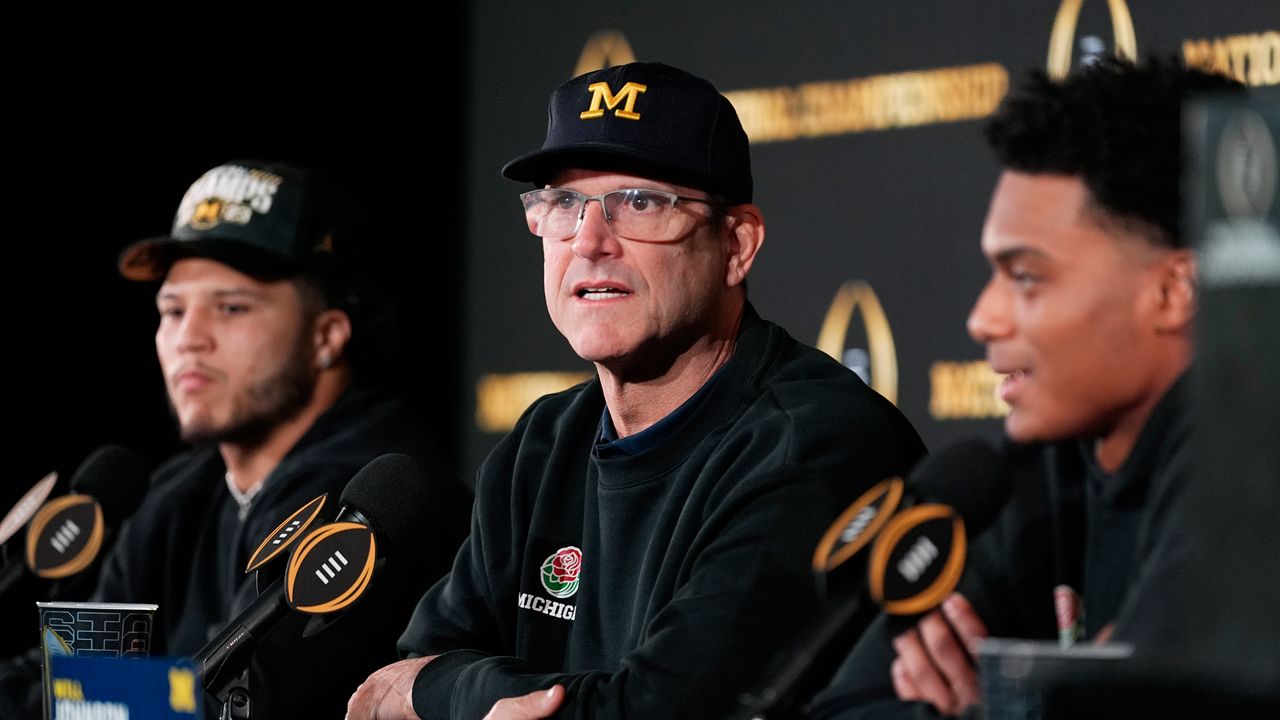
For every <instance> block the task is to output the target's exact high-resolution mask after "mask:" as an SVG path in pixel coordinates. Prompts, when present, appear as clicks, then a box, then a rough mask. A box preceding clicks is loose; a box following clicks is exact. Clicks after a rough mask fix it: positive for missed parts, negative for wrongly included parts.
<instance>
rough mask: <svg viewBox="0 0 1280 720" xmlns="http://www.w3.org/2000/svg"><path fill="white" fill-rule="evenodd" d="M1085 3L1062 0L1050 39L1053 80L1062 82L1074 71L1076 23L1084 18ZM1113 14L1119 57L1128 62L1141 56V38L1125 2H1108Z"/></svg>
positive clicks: (1081, 0)
mask: <svg viewBox="0 0 1280 720" xmlns="http://www.w3.org/2000/svg"><path fill="white" fill-rule="evenodd" d="M1083 4H1084V0H1062V4H1061V5H1059V6H1058V14H1057V16H1056V17H1054V19H1053V33H1052V34H1051V35H1050V36H1049V61H1048V70H1049V77H1051V78H1053V79H1054V80H1061V79H1063V78H1065V77H1066V76H1067V74H1068V73H1070V72H1071V45H1072V44H1073V42H1074V41H1075V37H1076V21H1077V20H1079V19H1080V6H1081V5H1083ZM1107 8H1108V9H1109V10H1110V11H1111V36H1112V40H1113V41H1114V42H1115V44H1116V55H1117V56H1118V57H1121V58H1125V59H1126V60H1136V59H1137V57H1138V37H1137V35H1136V34H1135V33H1134V30H1133V17H1132V16H1130V15H1129V6H1128V5H1126V4H1125V0H1107Z"/></svg>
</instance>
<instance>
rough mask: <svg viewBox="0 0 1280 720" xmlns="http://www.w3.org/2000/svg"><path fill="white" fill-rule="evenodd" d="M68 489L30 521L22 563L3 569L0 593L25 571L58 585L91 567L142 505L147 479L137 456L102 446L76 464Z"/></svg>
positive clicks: (127, 450) (143, 466)
mask: <svg viewBox="0 0 1280 720" xmlns="http://www.w3.org/2000/svg"><path fill="white" fill-rule="evenodd" d="M70 485H71V492H70V493H68V494H67V495H63V496H62V497H59V498H55V499H54V500H50V501H49V502H46V503H45V504H44V505H42V506H41V507H40V509H39V510H37V511H36V512H35V514H34V515H33V516H32V518H31V522H30V524H29V525H28V526H27V534H26V544H25V552H24V557H23V562H21V563H18V562H14V563H12V564H11V566H10V567H6V568H5V569H4V571H3V575H2V576H0V593H3V592H5V591H6V590H8V588H9V587H11V586H12V585H13V584H14V583H16V582H17V581H18V580H19V579H20V578H21V577H22V576H23V575H25V574H27V572H29V573H30V574H32V575H35V576H36V577H38V578H43V579H46V580H60V579H62V578H67V577H70V576H72V575H75V574H76V573H79V572H81V571H83V570H84V569H85V568H87V567H89V566H90V565H91V564H92V563H93V561H94V560H95V559H97V557H98V556H99V554H100V553H101V551H102V549H103V548H104V547H109V545H110V541H111V539H112V536H113V534H114V532H115V530H116V529H117V528H118V527H119V526H120V523H122V522H123V521H124V520H125V519H126V518H128V517H129V515H130V514H131V513H132V512H133V511H134V510H135V509H136V508H137V507H138V504H139V503H140V502H142V496H143V495H145V494H146V492H147V489H148V487H149V486H150V478H149V473H148V468H147V464H146V462H145V461H143V459H142V458H141V457H140V456H139V455H138V454H137V453H134V452H133V451H131V450H129V449H127V448H124V447H121V446H119V445H104V446H102V447H100V448H98V449H97V450H95V451H94V452H93V453H91V454H90V455H89V457H87V458H85V460H84V462H82V463H80V466H79V467H78V468H76V472H75V474H74V475H72V477H71V483H70ZM24 567H25V568H26V570H25V571H24V569H23V568H24Z"/></svg>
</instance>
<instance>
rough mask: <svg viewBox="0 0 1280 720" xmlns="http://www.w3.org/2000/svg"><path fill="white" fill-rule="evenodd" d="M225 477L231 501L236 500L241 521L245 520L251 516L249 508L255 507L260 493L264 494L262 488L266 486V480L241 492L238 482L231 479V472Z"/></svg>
mask: <svg viewBox="0 0 1280 720" xmlns="http://www.w3.org/2000/svg"><path fill="white" fill-rule="evenodd" d="M224 477H225V478H226V481H227V490H228V491H230V492H231V499H232V500H235V501H236V505H237V506H239V510H238V511H237V514H238V516H239V518H240V519H241V520H244V519H245V516H247V515H248V514H249V508H250V507H252V506H253V499H254V498H255V497H257V496H258V493H260V492H262V487H263V486H264V485H266V478H263V479H262V480H259V481H258V482H256V483H254V484H253V485H251V486H249V489H248V490H245V491H244V492H241V491H240V488H238V487H236V482H235V480H234V479H233V478H232V477H231V471H230V470H228V471H227V472H226V475H225V476H224Z"/></svg>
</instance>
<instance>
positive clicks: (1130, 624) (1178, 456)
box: [807, 379, 1191, 720]
mask: <svg viewBox="0 0 1280 720" xmlns="http://www.w3.org/2000/svg"><path fill="white" fill-rule="evenodd" d="M1185 385H1186V380H1185V379H1184V380H1182V381H1180V382H1179V383H1178V384H1176V385H1175V386H1174V387H1173V388H1172V389H1171V390H1170V391H1169V392H1168V393H1167V394H1166V396H1165V397H1164V398H1163V399H1162V400H1161V402H1160V403H1159V404H1158V405H1157V406H1156V408H1155V409H1154V410H1153V411H1152V414H1151V417H1150V418H1148V420H1147V423H1146V425H1144V426H1143V429H1142V432H1141V433H1140V435H1139V438H1138V440H1137V442H1136V443H1135V445H1134V448H1133V450H1132V451H1131V452H1130V454H1129V457H1128V458H1127V459H1126V460H1125V462H1124V463H1123V465H1122V466H1121V467H1120V469H1119V470H1117V471H1116V472H1115V473H1114V474H1111V475H1108V474H1106V473H1104V472H1103V471H1102V470H1101V469H1100V468H1099V467H1098V466H1097V464H1096V463H1095V462H1094V460H1093V448H1092V443H1091V442H1088V441H1070V442H1061V443H1055V444H1050V445H1035V446H1010V448H1009V452H1010V454H1011V458H1010V459H1011V461H1012V462H1011V465H1012V467H1013V472H1014V473H1015V478H1014V493H1013V497H1012V498H1011V500H1010V502H1009V505H1008V506H1006V507H1005V509H1004V510H1003V512H1002V513H1001V515H1000V517H999V518H998V520H997V521H996V523H995V525H993V526H992V528H991V529H989V530H987V531H986V532H984V533H983V534H982V535H980V536H979V537H978V538H977V539H976V540H975V542H974V543H973V544H972V549H971V554H970V559H969V564H968V566H967V567H966V569H965V575H964V578H963V579H962V581H961V584H960V588H959V590H960V592H961V593H962V594H964V595H965V597H966V598H967V599H968V600H969V601H970V602H971V603H972V604H973V606H974V609H975V610H976V611H977V613H978V616H979V617H980V618H982V620H983V622H984V623H985V624H986V626H987V629H988V631H990V633H991V635H992V636H993V637H1008V638H1024V639H1032V640H1055V639H1057V640H1059V642H1060V643H1062V644H1063V645H1068V644H1071V643H1073V642H1076V641H1081V640H1087V639H1089V638H1091V637H1093V636H1094V635H1096V634H1097V633H1098V632H1099V631H1100V630H1101V629H1102V628H1103V627H1105V626H1107V625H1108V624H1111V623H1114V624H1115V633H1114V635H1113V638H1114V639H1115V640H1129V641H1132V642H1134V643H1135V644H1137V645H1138V646H1139V647H1141V646H1142V645H1143V644H1144V642H1146V641H1149V640H1151V639H1152V638H1154V637H1157V636H1159V635H1160V634H1161V633H1166V632H1171V631H1173V630H1172V629H1170V628H1165V627H1163V625H1164V624H1165V622H1166V621H1165V620H1164V619H1163V615H1162V613H1161V612H1160V610H1159V608H1160V607H1161V605H1162V599H1161V598H1159V597H1150V596H1149V595H1150V592H1151V591H1150V590H1149V588H1151V587H1154V586H1156V585H1157V584H1158V583H1157V582H1156V581H1157V579H1159V578H1162V577H1166V576H1168V575H1169V574H1170V573H1175V574H1176V573H1177V572H1178V569H1179V568H1183V567H1185V565H1186V563H1187V562H1188V559H1189V557H1190V550H1191V538H1190V536H1189V533H1188V531H1187V528H1186V527H1185V522H1184V520H1185V518H1186V517H1187V515H1186V508H1185V507H1183V505H1184V501H1185V498H1186V490H1185V487H1186V485H1187V482H1188V471H1189V469H1190V460H1189V457H1188V453H1189V451H1190V442H1189V437H1190V433H1191V422H1190V418H1189V416H1188V414H1187V413H1186V411H1185V408H1184V398H1183V395H1184V394H1185V392H1186V388H1185ZM1055 590H1056V591H1057V597H1058V600H1059V602H1058V604H1057V605H1055ZM1069 598H1074V602H1072V601H1071V600H1069ZM891 627H892V626H891V625H890V623H889V621H888V620H887V619H886V618H885V617H883V616H882V617H881V618H879V619H877V620H876V621H875V622H874V623H872V625H871V626H870V627H869V628H868V630H867V632H866V633H865V634H864V636H863V637H862V639H861V640H860V641H859V642H858V643H857V645H856V646H855V647H854V648H853V650H852V652H851V653H850V654H849V657H848V658H847V659H846V661H845V663H844V664H843V666H842V667H841V668H840V670H839V671H838V673H837V675H836V678H835V679H834V681H833V682H832V683H831V685H830V687H828V688H827V689H826V690H824V691H823V692H822V693H820V694H819V696H818V697H817V698H816V699H815V701H814V703H813V707H812V708H811V710H810V712H809V714H808V716H807V717H810V718H814V719H815V720H816V719H822V720H828V719H832V718H839V719H840V720H854V719H864V718H932V717H937V716H938V715H937V713H935V712H934V711H933V708H932V707H931V706H929V705H928V704H926V703H920V702H902V701H899V700H898V699H897V696H896V694H895V693H894V690H893V683H892V680H891V679H890V676H889V667H890V665H891V664H892V662H893V660H894V658H895V657H896V654H895V653H894V650H893V646H892V644H891V639H892V638H891V635H892V631H891V629H890V628H891Z"/></svg>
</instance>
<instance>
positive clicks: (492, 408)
mask: <svg viewBox="0 0 1280 720" xmlns="http://www.w3.org/2000/svg"><path fill="white" fill-rule="evenodd" d="M593 377H595V373H591V372H520V373H508V374H505V375H499V374H491V375H482V376H480V379H479V380H477V381H476V427H478V428H480V430H481V431H482V432H487V433H499V432H507V431H508V430H510V429H511V428H513V427H515V425H516V421H517V420H519V419H520V415H521V414H522V413H524V411H525V410H527V409H528V408H529V406H530V405H532V404H533V401H534V400H537V399H538V398H540V397H542V396H543V395H550V394H551V393H557V392H560V391H561V390H567V389H568V388H571V387H573V386H574V385H577V384H578V383H581V382H585V381H587V380H590V379H591V378H593Z"/></svg>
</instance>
